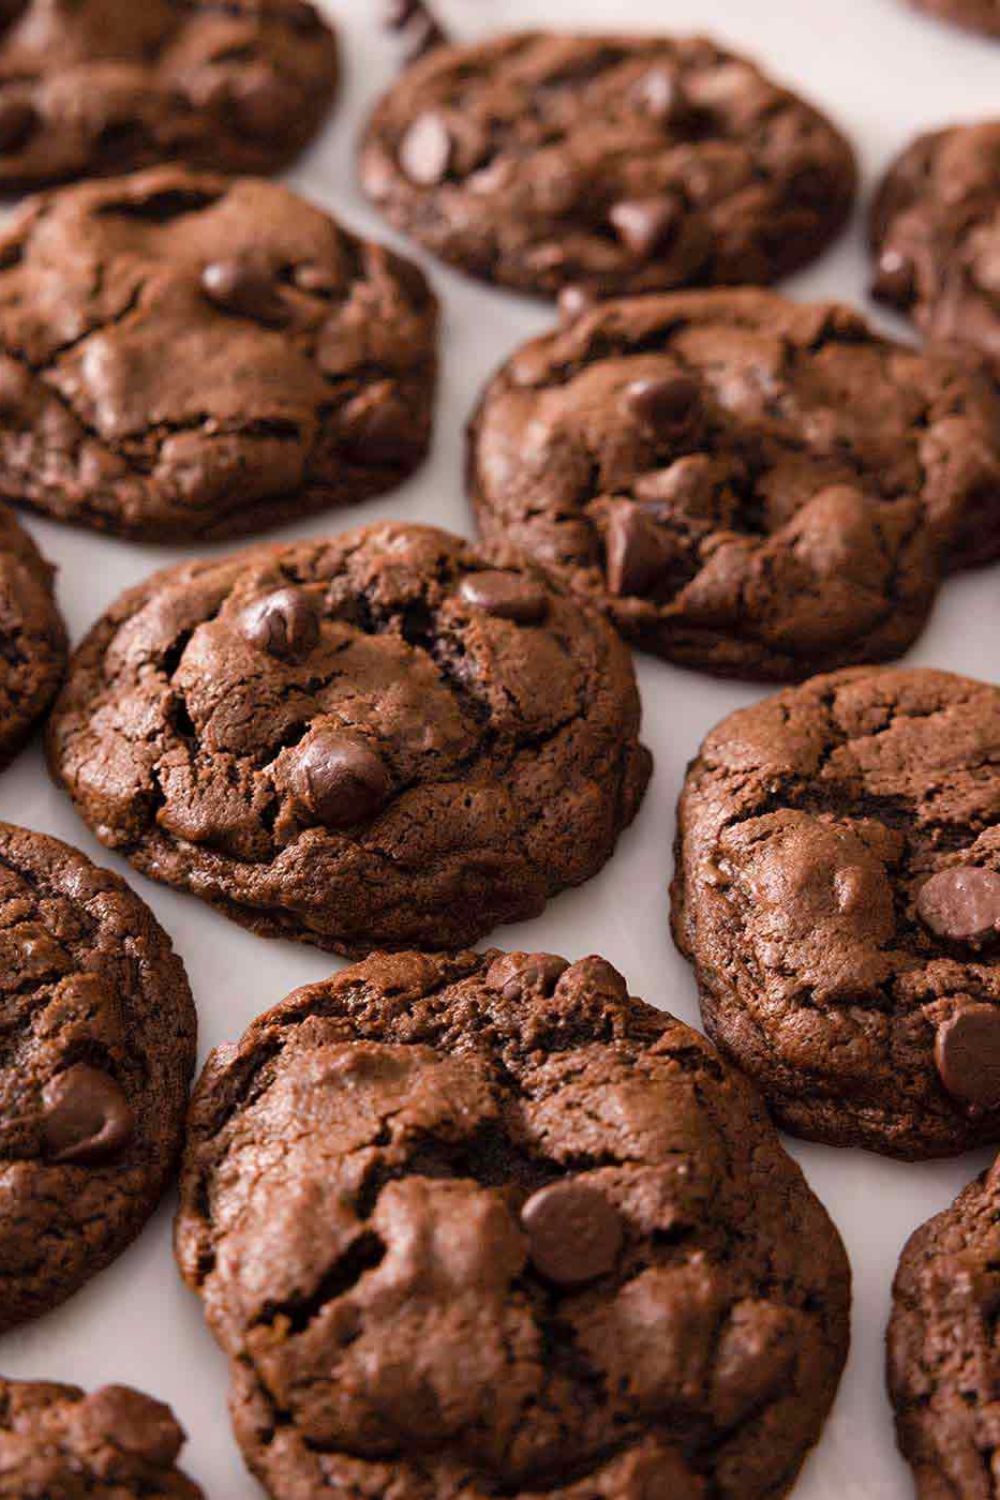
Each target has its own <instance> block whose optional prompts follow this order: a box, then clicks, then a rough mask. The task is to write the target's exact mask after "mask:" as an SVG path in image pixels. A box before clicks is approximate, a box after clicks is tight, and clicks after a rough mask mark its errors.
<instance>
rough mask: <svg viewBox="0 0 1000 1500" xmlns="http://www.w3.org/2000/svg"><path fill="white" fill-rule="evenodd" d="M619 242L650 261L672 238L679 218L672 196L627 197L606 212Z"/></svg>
mask: <svg viewBox="0 0 1000 1500" xmlns="http://www.w3.org/2000/svg"><path fill="white" fill-rule="evenodd" d="M608 218H609V220H610V221H611V224H612V226H613V227H614V229H615V231H616V233H617V234H618V237H619V238H620V239H621V241H622V243H623V244H624V245H626V246H627V247H628V249H629V250H631V251H632V253H633V255H636V256H638V258H639V259H640V260H649V259H651V258H652V256H654V255H655V254H656V252H657V250H662V249H663V248H664V246H665V245H667V244H668V243H669V241H670V239H671V238H672V237H673V234H674V232H675V230H676V229H677V225H678V222H679V219H680V211H679V209H678V205H677V202H676V199H674V198H629V199H624V200H623V201H622V202H621V203H616V204H615V205H614V206H613V207H612V209H611V210H610V212H609V214H608Z"/></svg>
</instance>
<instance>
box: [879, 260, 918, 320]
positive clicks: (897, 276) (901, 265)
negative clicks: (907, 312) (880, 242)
mask: <svg viewBox="0 0 1000 1500" xmlns="http://www.w3.org/2000/svg"><path fill="white" fill-rule="evenodd" d="M914 278H915V273H914V266H913V262H912V261H911V260H910V259H909V257H908V256H905V255H901V254H900V253H899V251H898V250H888V249H887V250H883V251H882V254H881V255H880V256H879V258H878V269H877V271H876V274H875V281H874V284H873V286H872V294H873V296H875V297H877V298H878V299H879V301H880V302H888V303H890V304H891V305H892V306H893V307H900V308H907V307H909V305H910V303H911V302H912V301H913V292H914V286H915V279H914Z"/></svg>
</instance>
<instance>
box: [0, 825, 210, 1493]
mask: <svg viewBox="0 0 1000 1500" xmlns="http://www.w3.org/2000/svg"><path fill="white" fill-rule="evenodd" d="M0 959H2V962H0V1016H2V1020H3V1034H4V1049H3V1054H2V1057H0V1199H2V1203H3V1212H2V1214H0V1276H2V1279H3V1288H4V1295H3V1300H2V1303H0V1328H7V1327H10V1326H12V1325H13V1324H15V1323H19V1322H21V1321H23V1320H24V1319H25V1318H30V1317H34V1316H36V1315H37V1314H39V1313H42V1312H45V1311H47V1310H48V1309H49V1308H51V1307H54V1306H55V1305H56V1304H57V1303H59V1302H61V1301H63V1299H64V1298H65V1297H67V1296H68V1295H69V1294H70V1293H71V1292H73V1291H75V1290H76V1288H77V1287H78V1286H80V1285H81V1284H82V1283H83V1282H84V1281H86V1280H88V1279H89V1278H90V1277H91V1276H92V1275H93V1274H94V1273H95V1272H96V1271H99V1270H101V1269H102V1268H103V1267H104V1266H105V1265H106V1264H107V1263H108V1262H109V1261H110V1260H112V1259H113V1258H114V1256H116V1255H117V1254H118V1253H119V1251H121V1250H123V1249H124V1247H125V1246H126V1245H127V1244H128V1242H129V1241H130V1240H131V1239H132V1238H133V1237H134V1235H135V1234H136V1233H137V1232H138V1231H139V1229H140V1228H141V1227H142V1225H143V1224H144V1223H145V1221H146V1219H147V1218H148V1217H149V1215H150V1214H151V1213H152V1211H153V1209H154V1208H155V1207H156V1204H157V1203H158V1201H159V1198H160V1195H161V1193H162V1191H163V1188H164V1187H165V1185H166V1182H167V1179H168V1176H169V1174H170V1172H171V1170H172V1168H173V1166H174V1164H175V1160H176V1156H177V1153H178V1150H179V1147H180V1140H181V1129H182V1125H183V1120H184V1111H185V1107H186V1103H187V1090H188V1083H189V1081H190V1077H191V1072H192V1070H193V1067H194V1046H195V1014H194V1006H193V1003H192V1000H191V992H190V990H189V988H188V983H187V979H186V977H185V974H184V968H183V966H182V964H181V961H180V959H179V958H178V957H177V956H176V955H175V954H174V952H173V950H172V948H171V946H170V942H169V939H168V938H167V936H166V934H165V933H164V932H163V930H162V929H161V928H160V926H159V925H158V923H157V922H156V920H155V918H154V917H153V914H152V912H151V911H150V910H149V908H148V907H147V906H146V905H145V904H144V903H143V902H142V901H140V900H139V898H138V896H135V895H133V893H132V892H131V891H130V890H129V888H128V887H127V886H126V885H125V883H124V881H122V880H119V879H118V877H117V876H115V875H112V874H110V873H109V872H108V871H106V870H100V869H98V868H97V867H96V866H95V865H92V864H91V862H90V861H89V860H88V859H86V858H85V857H84V855H82V854H80V853H78V851H77V850H75V849H71V848H70V847H69V846H68V845H67V844H62V843H60V842H59V841H58V840H56V839H52V838H48V837H46V836H45V835H43V834H40V833H31V832H29V831H27V830H26V829H23V828H14V827H12V826H11V825H10V824H8V823H0ZM2 1413H3V1405H2V1401H0V1428H2ZM0 1452H2V1443H0ZM6 1473H7V1470H6V1466H5V1464H4V1463H3V1462H2V1461H0V1494H4V1493H5V1491H4V1489H3V1481H4V1477H5V1475H6ZM19 1493H21V1492H19ZM32 1493H34V1492H32Z"/></svg>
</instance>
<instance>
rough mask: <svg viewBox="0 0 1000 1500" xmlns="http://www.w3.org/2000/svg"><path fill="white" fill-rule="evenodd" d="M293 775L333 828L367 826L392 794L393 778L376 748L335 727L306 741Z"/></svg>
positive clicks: (321, 817) (314, 808)
mask: <svg viewBox="0 0 1000 1500" xmlns="http://www.w3.org/2000/svg"><path fill="white" fill-rule="evenodd" d="M293 774H294V782H295V787H296V790H297V792H298V794H299V796H300V797H301V799H302V801H303V802H304V803H305V805H306V807H307V808H309V810H310V811H311V812H313V813H315V815H316V817H317V818H319V820H320V822H321V823H324V824H325V825H326V826H327V827H328V828H350V827H351V826H352V825H353V824H355V823H362V822H364V821H365V820H366V819H368V818H370V817H372V816H373V815H374V814H375V813H376V812H377V811H378V809H379V808H380V807H381V806H382V804H383V803H384V802H385V800H386V798H387V797H388V795H389V775H388V772H387V771H386V769H385V766H384V765H383V764H382V762H381V760H380V759H379V757H378V756H377V755H376V754H375V752H374V750H372V749H370V748H369V746H368V745H366V744H365V743H364V742H363V741H362V740H359V739H355V738H352V737H351V736H349V735H345V734H341V733H339V732H338V731H337V730H335V729H329V730H319V731H318V732H317V733H316V734H314V735H313V736H312V737H311V738H310V739H308V740H305V741H303V743H302V745H301V746H300V747H299V750H298V755H297V758H296V761H295V770H294V773H293Z"/></svg>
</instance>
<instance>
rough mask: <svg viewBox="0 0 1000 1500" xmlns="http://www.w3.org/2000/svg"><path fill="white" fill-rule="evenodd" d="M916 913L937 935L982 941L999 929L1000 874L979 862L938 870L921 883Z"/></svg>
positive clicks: (954, 939)
mask: <svg viewBox="0 0 1000 1500" xmlns="http://www.w3.org/2000/svg"><path fill="white" fill-rule="evenodd" d="M917 914H918V916H919V917H920V920H921V921H922V922H923V923H925V925H926V926H927V927H929V928H930V930H931V931H932V932H935V933H937V935H938V937H943V938H949V939H950V940H951V941H952V942H956V943H970V944H973V945H974V944H977V943H982V942H985V941H986V939H987V938H990V937H992V936H993V935H994V933H996V932H1000V874H998V873H997V872H996V871H995V870H984V869H982V868H981V867H980V866H979V865H959V866H955V867H953V868H952V869H949V870H939V871H938V873H937V874H936V875H932V876H931V878H930V880H928V881H927V882H926V883H925V884H924V885H922V886H921V888H920V893H919V895H918V896H917Z"/></svg>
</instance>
